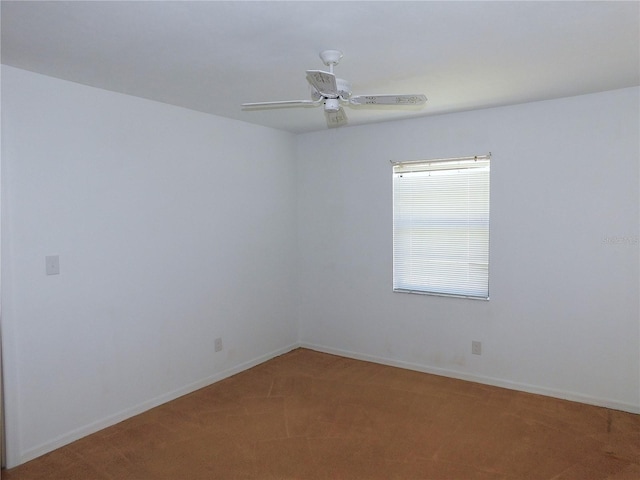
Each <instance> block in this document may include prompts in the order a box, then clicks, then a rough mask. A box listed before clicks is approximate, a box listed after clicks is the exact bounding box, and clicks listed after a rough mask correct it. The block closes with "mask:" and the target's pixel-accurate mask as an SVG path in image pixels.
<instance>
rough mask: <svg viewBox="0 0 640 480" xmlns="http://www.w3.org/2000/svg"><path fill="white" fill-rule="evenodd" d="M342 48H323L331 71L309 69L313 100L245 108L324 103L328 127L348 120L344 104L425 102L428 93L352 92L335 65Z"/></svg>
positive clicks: (256, 105) (409, 103) (321, 57)
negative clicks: (335, 69) (370, 93)
mask: <svg viewBox="0 0 640 480" xmlns="http://www.w3.org/2000/svg"><path fill="white" fill-rule="evenodd" d="M341 58H342V52H341V51H339V50H324V51H322V52H320V59H321V60H322V62H323V63H324V64H325V65H326V66H328V67H329V71H328V72H325V71H323V70H307V81H308V82H309V85H310V89H311V100H285V101H280V102H254V103H243V104H242V107H243V108H245V109H262V108H278V107H318V106H320V105H323V106H324V113H325V117H326V119H327V125H328V126H329V127H340V126H342V125H345V124H346V123H347V116H346V114H345V113H344V110H343V108H342V105H347V106H359V105H373V106H375V105H391V106H400V107H402V106H409V105H422V104H424V103H425V102H426V101H427V97H425V96H424V95H422V94H410V95H392V94H386V95H355V96H353V95H351V82H348V81H347V80H343V79H341V78H337V77H336V76H335V75H334V73H333V67H334V66H336V65H338V63H340V59H341Z"/></svg>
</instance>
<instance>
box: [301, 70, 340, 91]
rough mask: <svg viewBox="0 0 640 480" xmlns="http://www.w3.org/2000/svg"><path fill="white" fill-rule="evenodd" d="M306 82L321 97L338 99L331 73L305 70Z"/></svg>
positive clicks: (334, 77)
mask: <svg viewBox="0 0 640 480" xmlns="http://www.w3.org/2000/svg"><path fill="white" fill-rule="evenodd" d="M307 82H309V83H310V84H311V85H312V86H313V88H315V89H316V90H317V91H318V93H319V94H320V95H322V96H323V97H327V98H338V87H337V85H336V76H335V75H334V74H333V73H329V72H323V71H322V70H307Z"/></svg>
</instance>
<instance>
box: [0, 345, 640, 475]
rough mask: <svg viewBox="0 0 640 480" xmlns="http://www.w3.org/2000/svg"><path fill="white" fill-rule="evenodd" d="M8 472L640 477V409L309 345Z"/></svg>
mask: <svg viewBox="0 0 640 480" xmlns="http://www.w3.org/2000/svg"><path fill="white" fill-rule="evenodd" d="M2 478H3V480H27V479H28V480H44V479H48V480H52V479H65V480H108V479H111V480H113V479H118V480H124V479H142V480H163V479H171V480H180V479H184V480H198V479H203V480H204V479H206V480H212V479H259V480H262V479H301V480H306V479H309V480H312V479H366V480H375V479H416V480H418V479H437V480H445V479H455V480H466V479H504V480H510V479H511V480H515V479H554V480H568V479H577V480H596V479H616V480H622V479H633V480H638V479H640V416H639V415H634V414H630V413H623V412H619V411H615V410H609V409H605V408H598V407H593V406H588V405H583V404H579V403H574V402H568V401H563V400H558V399H553V398H548V397H543V396H539V395H531V394H526V393H522V392H516V391H511V390H506V389H501V388H496V387H490V386H486V385H481V384H477V383H472V382H465V381H460V380H454V379H450V378H445V377H440V376H435V375H428V374H424V373H418V372H413V371H408V370H403V369H399V368H393V367H387V366H382V365H377V364H373V363H368V362H362V361H357V360H351V359H347V358H342V357H338V356H334V355H327V354H324V353H319V352H314V351H311V350H306V349H297V350H294V351H292V352H290V353H288V354H286V355H282V356H281V357H278V358H275V359H273V360H270V361H268V362H266V363H264V364H262V365H259V366H257V367H255V368H252V369H250V370H247V371H246V372H243V373H240V374H238V375H235V376H233V377H230V378H228V379H226V380H223V381H221V382H218V383H216V384H214V385H212V386H210V387H207V388H204V389H202V390H199V391H197V392H195V393H192V394H190V395H187V396H184V397H182V398H179V399H177V400H175V401H173V402H170V403H167V404H165V405H162V406H160V407H157V408H154V409H153V410H150V411H148V412H145V413H144V414H142V415H138V416H136V417H134V418H131V419H129V420H126V421H124V422H121V423H119V424H117V425H114V426H113V427H110V428H107V429H105V430H102V431H100V432H98V433H95V434H93V435H91V436H88V437H86V438H83V439H81V440H79V441H77V442H74V443H72V444H70V445H68V446H66V447H63V448H60V449H58V450H56V451H54V452H51V453H49V454H47V455H44V456H43V457H40V458H38V459H35V460H33V461H31V462H28V463H25V464H23V465H21V466H19V467H17V468H14V469H11V470H6V471H4V472H3V475H2Z"/></svg>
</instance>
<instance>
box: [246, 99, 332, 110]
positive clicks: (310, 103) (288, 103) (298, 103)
mask: <svg viewBox="0 0 640 480" xmlns="http://www.w3.org/2000/svg"><path fill="white" fill-rule="evenodd" d="M320 104H322V100H317V101H314V100H284V101H281V102H254V103H243V104H242V108H277V107H317V106H318V105H320Z"/></svg>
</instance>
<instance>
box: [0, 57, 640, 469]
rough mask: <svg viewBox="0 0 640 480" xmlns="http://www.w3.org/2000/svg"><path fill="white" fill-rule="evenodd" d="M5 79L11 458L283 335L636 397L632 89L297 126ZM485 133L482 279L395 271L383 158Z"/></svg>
mask: <svg viewBox="0 0 640 480" xmlns="http://www.w3.org/2000/svg"><path fill="white" fill-rule="evenodd" d="M2 89H3V91H2V228H3V231H2V309H3V312H2V316H3V318H2V328H3V332H2V333H3V348H4V359H5V365H4V367H5V394H6V409H7V435H8V444H7V447H8V463H9V466H13V465H16V464H18V463H21V462H23V461H25V460H27V459H30V458H33V457H35V456H37V455H39V454H41V453H44V452H46V451H49V450H51V449H53V448H55V447H57V446H60V445H63V444H65V443H67V442H69V441H71V440H74V439H75V438H79V437H81V436H83V435H85V434H87V433H90V432H92V431H95V430H97V429H99V428H101V427H104V426H106V425H109V424H112V423H115V422H116V421H119V420H121V419H123V418H126V417H127V416H130V415H133V414H135V413H138V412H140V411H143V410H145V409H147V408H149V407H151V406H154V405H156V404H158V403H162V402H164V401H167V400H170V399H172V398H174V397H176V396H179V395H180V394H182V393H186V392H188V391H191V390H193V389H195V388H197V387H199V386H203V385H206V384H208V383H211V382H213V381H215V380H218V379H220V378H223V377H224V376H226V375H229V374H231V373H234V372H236V371H239V370H242V369H244V368H247V367H248V366H250V365H253V364H255V363H257V362H260V361H263V360H265V359H267V358H270V357H271V356H273V355H275V354H278V353H281V352H284V351H286V350H288V349H290V348H292V347H294V346H296V345H299V344H301V345H306V346H312V347H314V348H318V349H321V350H325V351H331V352H336V353H341V354H345V355H350V356H354V357H356V358H366V359H370V360H376V361H381V362H386V363H390V364H395V365H402V366H407V367H410V368H416V369H419V370H424V371H430V372H435V373H442V374H446V375H451V376H456V377H461V378H470V379H475V380H480V381H484V382H488V383H494V384H498V385H505V386H509V387H514V388H519V389H523V390H529V391H537V392H541V393H546V394H550V395H556V396H560V397H566V398H572V399H575V400H580V401H585V402H588V403H594V404H599V405H607V406H612V407H615V408H622V409H625V410H629V411H637V412H640V393H639V392H640V381H639V378H640V371H639V364H640V358H639V355H640V353H639V352H640V344H639V343H640V326H639V322H640V321H639V316H640V312H639V305H638V302H639V299H638V292H639V289H640V285H639V276H640V275H639V271H638V264H639V260H640V259H639V255H638V250H639V246H638V242H637V238H638V231H639V225H638V223H639V218H640V211H639V204H640V198H639V195H640V194H639V183H640V181H639V179H640V172H639V168H638V167H639V158H640V152H639V149H640V146H639V145H640V138H639V133H638V132H639V130H640V125H639V123H640V120H639V117H640V112H639V103H640V89H638V88H633V89H625V90H619V91H614V92H606V93H602V94H597V95H589V96H583V97H574V98H568V99H561V100H556V101H549V102H541V103H534V104H527V105H519V106H513V107H506V108H498V109H492V110H484V111H476V112H467V113H458V114H452V115H446V116H436V117H428V118H422V119H414V120H409V121H401V122H393V123H387V124H377V125H370V126H364V127H347V128H341V129H335V130H328V131H323V132H317V133H312V134H305V135H299V136H297V137H295V136H293V135H290V134H287V133H284V132H278V131H275V130H271V129H267V128H262V127H258V126H254V125H249V124H244V123H241V122H237V121H232V120H227V119H222V118H218V117H214V116H210V115H205V114H201V113H197V112H193V111H189V110H185V109H180V108H176V107H172V106H169V105H164V104H160V103H154V102H150V101H147V100H143V99H139V98H135V97H129V96H126V95H119V94H115V93H111V92H106V91H103V90H99V89H93V88H89V87H85V86H82V85H78V84H73V83H69V82H64V81H60V80H56V79H52V78H49V77H44V76H41V75H36V74H33V73H29V72H25V71H22V70H17V69H13V68H10V67H3V70H2ZM427 108H428V106H427ZM487 152H492V153H493V163H492V191H491V195H492V197H491V208H492V210H491V300H490V301H488V302H485V301H473V300H460V299H452V298H441V297H431V296H417V295H407V294H393V293H392V292H391V267H392V265H391V214H392V212H391V167H390V165H389V160H391V159H394V160H407V159H421V158H433V157H447V156H459V155H473V154H483V153H487ZM352 182H353V185H351V183H352ZM296 203H297V205H296ZM298 242H299V243H298ZM296 251H297V252H298V255H297V256H296V255H295V254H294V253H292V252H296ZM54 254H57V255H59V256H60V269H61V273H60V275H58V276H46V275H45V274H44V257H45V256H46V255H54ZM296 285H297V286H296ZM299 335H300V336H299ZM216 337H222V338H223V339H224V346H225V348H224V350H223V351H222V352H220V353H214V352H213V347H212V346H213V339H214V338H216ZM471 340H480V341H482V342H483V354H482V356H475V355H473V356H472V355H471Z"/></svg>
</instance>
